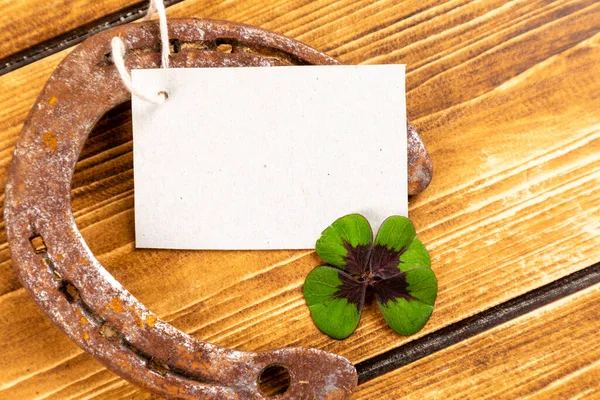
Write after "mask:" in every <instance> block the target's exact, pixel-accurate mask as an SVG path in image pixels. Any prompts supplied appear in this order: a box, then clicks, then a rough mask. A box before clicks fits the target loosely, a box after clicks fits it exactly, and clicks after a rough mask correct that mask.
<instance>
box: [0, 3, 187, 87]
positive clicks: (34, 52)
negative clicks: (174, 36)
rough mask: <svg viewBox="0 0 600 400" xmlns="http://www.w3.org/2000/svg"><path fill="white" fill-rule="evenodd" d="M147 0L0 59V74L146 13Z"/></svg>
mask: <svg viewBox="0 0 600 400" xmlns="http://www.w3.org/2000/svg"><path fill="white" fill-rule="evenodd" d="M181 1H183V0H164V3H165V7H169V6H172V5H173V4H177V3H179V2H181ZM148 4H149V2H148V1H142V2H140V3H137V4H134V5H131V6H129V7H126V8H124V9H122V10H120V11H117V12H114V13H111V14H108V15H105V16H103V17H101V18H99V19H97V20H95V21H92V22H89V23H87V24H85V25H83V26H80V27H79V28H75V29H73V30H71V31H68V32H65V33H63V34H61V35H59V36H56V37H54V38H52V39H49V40H45V41H43V42H41V43H38V44H36V45H34V46H31V47H29V48H27V49H25V50H22V51H19V52H16V53H14V54H11V55H9V56H8V57H5V58H3V59H2V60H0V76H2V75H4V74H7V73H9V72H11V71H14V70H16V69H19V68H21V67H24V66H25V65H29V64H31V63H33V62H35V61H38V60H41V59H42V58H44V57H48V56H50V55H52V54H54V53H58V52H59V51H61V50H65V49H68V48H70V47H72V46H75V45H76V44H79V43H81V42H83V41H84V40H85V39H87V38H89V37H91V36H94V35H95V34H97V33H100V32H102V31H105V30H107V29H110V28H114V27H115V26H119V25H123V24H127V23H129V22H132V21H135V20H137V19H140V18H142V17H143V16H144V15H146V12H147V11H148Z"/></svg>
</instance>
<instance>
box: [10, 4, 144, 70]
mask: <svg viewBox="0 0 600 400" xmlns="http://www.w3.org/2000/svg"><path fill="white" fill-rule="evenodd" d="M136 3H141V2H140V0H60V1H44V0H27V1H14V0H2V1H1V2H0V4H2V10H3V12H2V15H0V26H2V27H3V29H2V32H1V34H0V60H2V59H4V58H6V57H9V56H11V55H13V54H15V53H18V52H21V51H23V50H25V49H27V48H30V47H32V46H35V45H37V44H40V43H42V42H45V41H47V40H50V39H52V38H55V37H57V36H60V35H63V34H65V33H67V32H69V31H71V30H74V29H77V28H81V27H83V26H84V25H88V24H90V23H91V22H92V21H96V20H98V19H101V18H102V17H104V16H106V15H107V14H112V13H115V12H118V11H121V10H124V9H125V8H127V7H128V6H131V5H133V4H136ZM115 19H116V20H117V21H118V20H119V17H116V18H115ZM49 45H50V46H53V45H56V44H49Z"/></svg>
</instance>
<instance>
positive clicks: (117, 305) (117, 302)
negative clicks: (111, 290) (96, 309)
mask: <svg viewBox="0 0 600 400" xmlns="http://www.w3.org/2000/svg"><path fill="white" fill-rule="evenodd" d="M106 307H107V308H108V307H110V308H112V309H113V311H114V312H116V313H117V314H119V313H122V312H123V304H122V303H121V299H119V298H117V297H113V298H112V299H110V304H109V305H108V306H106Z"/></svg>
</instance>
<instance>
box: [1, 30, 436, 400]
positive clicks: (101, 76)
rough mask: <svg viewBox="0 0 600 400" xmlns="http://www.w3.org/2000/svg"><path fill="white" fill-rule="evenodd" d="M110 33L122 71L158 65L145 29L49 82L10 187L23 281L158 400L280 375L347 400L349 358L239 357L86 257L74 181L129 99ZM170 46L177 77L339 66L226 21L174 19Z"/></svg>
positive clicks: (254, 391)
mask: <svg viewBox="0 0 600 400" xmlns="http://www.w3.org/2000/svg"><path fill="white" fill-rule="evenodd" d="M113 36H120V37H121V38H122V39H123V41H124V42H125V45H126V48H127V49H129V50H128V52H127V54H126V56H125V63H126V66H127V68H129V69H131V68H158V67H159V66H160V55H159V45H158V44H159V42H160V40H159V30H158V24H157V23H156V22H155V21H148V22H143V23H138V24H129V25H124V26H120V27H116V28H114V29H111V30H108V31H105V32H103V33H100V34H98V35H96V36H93V37H91V38H89V39H88V40H86V41H85V42H83V43H82V44H81V45H79V46H78V47H77V48H76V49H75V50H74V51H73V52H72V53H71V54H70V55H69V56H67V57H66V58H65V60H64V61H63V62H62V63H61V64H60V65H59V66H58V67H57V69H56V71H55V72H54V74H53V75H52V76H51V77H50V79H49V80H48V82H47V84H46V86H45V87H44V89H43V91H42V93H41V94H40V96H39V97H38V99H37V101H36V103H35V105H34V106H33V108H32V110H31V112H30V114H29V116H28V118H27V120H26V121H25V124H24V126H23V131H22V132H21V135H20V137H19V140H18V143H17V146H16V149H15V151H14V156H13V161H12V164H11V167H10V173H9V177H8V181H7V185H6V206H5V220H6V231H7V236H8V242H9V245H10V250H11V256H12V260H13V265H14V269H15V271H16V273H17V275H18V276H19V279H20V280H21V283H22V284H23V286H24V287H25V288H26V289H27V290H28V292H29V293H30V295H31V296H32V297H33V298H34V300H35V301H36V302H37V304H38V305H39V307H40V308H41V309H42V310H44V312H45V313H46V314H47V315H48V317H50V319H51V320H52V321H53V322H54V323H55V324H56V325H57V326H58V327H59V328H60V329H62V330H63V331H64V332H65V333H66V334H67V335H68V336H69V337H70V338H71V339H72V340H73V341H74V342H75V343H77V344H78V345H79V346H80V347H81V348H83V349H84V350H85V351H86V352H88V353H90V354H91V355H92V356H94V357H95V358H96V359H97V360H98V361H100V362H101V363H102V364H104V365H105V366H106V367H107V368H108V369H110V370H111V371H113V372H115V373H116V374H118V375H120V376H122V377H123V378H125V379H127V380H129V381H131V382H133V383H135V384H137V385H140V386H142V387H144V388H146V389H147V390H150V391H152V392H155V393H157V394H160V395H162V396H165V397H170V398H182V399H198V398H202V399H267V398H269V396H268V395H267V394H265V393H263V392H262V391H261V389H260V386H259V384H258V382H257V378H258V377H259V376H260V375H261V373H262V371H264V370H265V368H267V367H269V366H282V367H284V368H286V369H287V371H288V373H289V376H290V385H289V388H288V389H287V391H286V392H285V394H283V395H282V396H280V397H278V398H280V399H344V398H348V397H349V396H350V394H351V392H352V390H353V389H354V387H355V386H356V384H357V374H356V370H355V369H354V367H353V366H352V364H351V363H350V362H349V361H348V360H346V359H344V358H342V357H340V356H337V355H334V354H331V353H328V352H325V351H321V350H316V349H307V348H300V347H295V348H282V349H277V350H272V351H262V352H256V353H249V352H241V351H235V350H230V349H226V348H222V347H218V346H215V345H212V344H209V343H206V342H203V341H201V340H198V339H195V338H193V337H191V336H189V335H187V334H185V333H183V332H181V331H179V330H177V329H175V328H174V327H173V326H171V325H169V324H167V323H166V322H164V321H162V320H160V319H159V318H158V317H157V316H156V315H155V314H153V313H152V312H151V311H150V310H148V309H147V308H146V307H145V306H144V305H143V304H142V303H140V302H139V301H138V300H137V299H136V298H134V297H133V296H132V295H131V294H130V293H129V292H128V291H127V290H126V289H125V288H123V286H122V285H121V284H120V283H119V282H117V281H116V280H115V279H114V278H113V277H112V276H111V275H110V274H109V273H108V272H107V271H106V270H105V269H104V268H103V267H102V265H101V264H100V263H99V262H98V260H97V259H96V258H95V257H94V254H92V252H91V250H90V249H89V248H88V246H87V244H86V243H85V241H84V239H83V237H82V236H81V234H80V232H79V230H78V229H77V225H76V223H75V219H74V217H73V214H72V211H71V200H70V194H71V180H72V177H73V172H74V169H75V164H76V162H77V160H78V157H79V154H80V152H81V150H82V148H83V145H84V143H85V141H86V139H87V136H88V134H89V132H90V131H91V130H92V128H93V127H94V125H95V124H96V123H97V122H98V120H99V119H100V118H101V117H102V116H103V115H104V114H105V113H106V112H107V111H109V110H110V109H112V108H114V107H115V106H117V105H119V104H121V103H123V102H125V101H127V100H129V98H130V94H129V93H128V92H127V91H126V89H125V88H124V87H123V85H122V84H121V81H120V79H119V76H118V74H117V72H116V69H115V67H114V65H113V64H112V61H111V59H110V39H111V38H112V37H113ZM169 37H170V38H171V43H172V45H173V47H174V54H172V56H171V65H172V67H176V68H177V67H178V68H183V67H185V68H188V67H189V68H192V67H224V66H231V67H243V66H277V65H305V64H338V62H337V61H335V60H334V59H332V58H330V57H328V56H327V55H325V54H322V53H320V52H318V51H316V50H314V49H312V48H310V47H308V46H305V45H303V44H301V43H298V42H296V41H294V40H291V39H288V38H286V37H283V36H281V35H278V34H275V33H271V32H268V31H265V30H262V29H259V28H255V27H250V26H246V25H241V24H236V23H231V22H224V21H213V20H201V19H179V20H177V19H172V20H170V21H169ZM408 137H409V144H410V149H409V160H413V165H412V167H411V168H412V173H411V176H413V177H416V178H415V179H414V182H417V183H418V185H417V186H419V185H420V189H421V190H422V189H424V187H426V186H427V184H428V183H429V180H430V179H431V161H430V160H429V156H428V155H427V150H426V149H425V147H424V145H423V143H422V141H421V139H420V138H419V137H418V135H417V133H416V131H414V129H409V130H408ZM411 157H412V158H411ZM415 171H416V172H415ZM409 185H410V178H409ZM414 187H415V185H413V193H414V191H415V189H414ZM417 189H418V188H417Z"/></svg>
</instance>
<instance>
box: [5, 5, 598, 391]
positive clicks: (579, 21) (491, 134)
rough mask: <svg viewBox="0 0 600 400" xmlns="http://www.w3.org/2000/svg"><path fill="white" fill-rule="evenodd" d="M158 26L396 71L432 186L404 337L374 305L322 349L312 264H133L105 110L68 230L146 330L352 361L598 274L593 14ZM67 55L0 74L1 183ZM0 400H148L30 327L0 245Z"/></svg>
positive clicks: (523, 11) (373, 13) (121, 173)
mask: <svg viewBox="0 0 600 400" xmlns="http://www.w3.org/2000/svg"><path fill="white" fill-rule="evenodd" d="M168 12H169V15H171V16H192V15H195V14H199V15H204V16H207V17H214V18H221V19H231V20H235V21H239V22H246V23H252V24H256V25H260V26H262V27H264V28H267V29H271V30H274V31H277V32H280V33H284V34H286V35H288V36H291V37H294V38H297V39H300V40H302V41H304V42H305V43H307V44H309V45H312V46H314V47H316V48H318V49H321V50H326V51H327V52H328V53H329V54H331V55H333V56H336V57H338V58H339V59H340V60H341V61H343V62H345V63H349V64H352V63H396V62H404V63H407V64H408V76H407V87H408V89H409V93H408V112H409V115H410V116H412V117H413V120H414V121H415V123H416V125H417V128H418V129H419V130H420V132H421V133H422V137H423V139H424V141H425V143H426V145H427V147H428V148H429V150H430V153H431V156H432V159H433V162H434V168H435V176H434V180H433V183H432V185H431V186H430V188H429V189H427V190H426V191H425V192H424V193H423V194H422V195H420V196H419V197H418V198H415V199H411V207H410V216H411V219H413V220H414V222H415V224H416V226H417V229H418V232H419V236H420V238H421V239H422V240H423V241H424V243H425V244H426V245H427V247H428V248H429V249H430V252H431V255H432V259H433V269H434V270H435V272H436V274H437V276H438V280H439V282H440V294H439V297H438V303H437V306H436V310H435V311H434V314H433V317H432V319H431V321H430V322H429V324H428V325H427V326H426V327H425V329H424V330H423V331H422V332H421V333H419V334H418V335H415V337H410V338H403V337H400V336H398V335H395V334H394V333H393V332H391V331H390V330H389V329H388V328H387V327H386V325H385V323H384V321H383V318H382V317H381V316H380V315H379V314H378V312H377V311H376V308H373V307H370V308H368V309H366V310H365V312H364V314H363V320H362V321H361V324H360V326H359V328H358V330H357V332H356V333H355V334H354V335H353V336H351V337H350V338H349V339H348V340H345V341H342V342H338V341H333V340H330V339H328V338H327V337H325V336H324V335H322V334H321V333H319V332H318V331H317V330H316V328H315V327H314V326H313V325H312V322H311V321H310V318H309V317H308V310H307V309H306V307H305V305H304V302H303V299H302V295H301V290H300V289H301V285H302V281H303V278H304V276H306V274H307V273H308V271H310V269H311V268H312V267H314V266H315V265H317V264H318V262H319V261H318V259H317V257H316V256H315V255H314V254H313V253H312V252H299V251H291V250H285V251H269V252H208V251H202V252H187V251H147V250H144V251H139V250H136V251H134V243H133V239H134V235H133V229H134V226H133V182H132V154H131V141H130V140H131V133H130V130H131V127H130V114H129V111H128V109H127V107H122V108H119V109H117V110H115V111H113V112H111V114H110V116H109V117H107V118H105V119H104V120H103V121H101V123H100V124H99V126H98V127H97V128H96V130H95V131H94V133H93V134H92V136H91V138H90V140H89V141H88V143H87V145H86V148H85V150H84V154H83V155H82V159H81V160H80V162H79V165H78V168H77V173H76V176H75V178H74V181H73V209H74V212H75V216H76V220H77V223H78V226H79V227H80V229H81V230H82V233H83V235H84V237H85V239H86V240H87V241H88V244H89V245H90V247H91V248H92V250H93V251H94V252H95V254H97V255H98V257H99V259H100V260H101V262H102V263H103V264H104V265H105V266H106V267H107V268H108V269H109V271H110V272H111V273H113V274H114V275H115V277H116V278H117V279H118V280H120V281H121V282H122V283H123V284H124V285H125V286H126V287H127V288H129V289H130V291H131V292H132V293H133V294H134V295H135V296H137V297H138V298H139V299H140V300H141V301H142V302H144V303H145V304H146V305H147V306H149V307H150V309H152V310H153V311H154V312H156V313H157V314H158V315H159V316H160V317H161V318H164V319H165V320H167V321H169V322H171V323H173V324H174V325H175V326H176V327H178V328H180V329H182V330H184V331H186V332H190V333H192V334H193V335H195V336H197V337H199V338H202V339H204V340H208V341H211V342H214V343H217V344H220V345H224V346H230V347H235V348H238V349H242V350H261V349H266V348H272V347H278V346H287V345H303V346H314V347H319V348H323V349H326V350H331V351H334V352H337V353H339V354H341V355H344V356H346V357H348V358H350V359H351V360H352V361H353V362H359V361H362V360H364V359H367V358H370V357H372V356H374V355H377V354H380V353H382V352H384V351H386V350H389V349H391V348H394V347H397V346H399V345H401V344H402V343H406V342H407V341H410V340H412V339H414V338H416V337H420V336H422V335H424V334H426V333H429V332H432V331H434V330H437V329H440V328H442V327H444V326H447V325H448V324H451V323H453V322H456V321H459V320H461V319H463V318H465V317H468V316H471V315H473V314H476V313H478V312H480V311H482V310H485V309H487V308H489V307H491V306H494V305H496V304H499V303H502V302H504V301H506V300H508V299H511V298H513V297H515V296H517V295H520V294H522V293H525V292H528V291H530V290H532V289H535V288H537V287H540V286H542V285H544V284H547V283H549V282H551V281H553V280H556V279H558V278H560V277H563V276H565V275H568V274H569V273H572V272H574V271H577V270H580V269H582V268H584V267H587V266H588V265H590V264H592V263H594V262H597V261H600V253H599V252H598V250H597V249H598V246H599V245H600V228H599V227H600V160H599V159H598V156H597V155H598V154H599V151H600V124H599V123H598V119H597V116H598V111H597V105H598V104H600V90H599V89H600V81H599V80H598V78H597V77H598V76H599V73H600V65H599V64H598V62H597V60H598V59H600V33H599V32H600V26H599V25H598V24H597V21H598V19H599V18H600V3H597V2H594V1H556V2H542V1H533V0H531V1H513V2H508V3H506V2H504V1H484V2H475V3H471V2H467V1H447V2H439V1H426V0H425V1H424V0H421V1H403V2H395V1H387V0H383V1H350V0H347V1H346V0H344V1H337V2H334V1H333V0H327V1H291V2H289V1H283V0H282V1H273V2H270V3H264V2H262V1H259V0H251V1H245V2H220V1H219V2H217V1H210V2H208V3H204V2H189V1H186V2H184V3H180V4H177V5H174V6H172V7H170V8H169V10H168ZM66 53H67V52H62V53H58V54H56V55H54V56H51V57H48V58H45V59H43V60H41V61H38V62H36V63H33V64H31V65H28V66H26V67H24V68H21V69H19V70H16V71H14V72H12V73H10V74H7V75H4V76H2V77H0V86H1V87H2V88H3V89H4V90H3V91H1V92H0V104H1V105H2V107H0V143H1V144H2V147H1V150H0V168H1V172H0V186H1V187H3V186H4V182H5V180H6V171H7V168H8V164H9V162H10V158H11V153H12V149H13V147H14V143H15V141H16V138H17V134H18V132H19V130H20V128H21V125H22V123H23V120H24V119H25V117H26V114H27V112H28V110H29V108H30V107H31V105H32V104H33V101H34V100H35V97H36V95H37V93H39V91H40V89H41V87H42V86H43V84H44V82H45V80H46V79H47V78H48V77H49V76H50V74H51V72H52V70H53V68H54V67H55V66H56V65H57V63H58V62H59V61H60V60H61V59H62V58H63V57H64V55H65V54H66ZM0 243H1V244H0V318H2V323H1V324H0V343H2V348H3V350H2V357H0V398H19V399H21V398H23V399H27V398H35V397H44V398H51V399H52V398H55V399H65V398H93V397H96V398H111V399H113V398H132V396H133V398H146V397H147V396H148V395H147V394H146V393H144V392H143V391H141V390H140V389H138V388H135V387H133V386H131V385H129V384H127V383H126V382H124V381H122V380H120V379H119V378H117V377H115V376H114V375H112V374H111V373H110V372H107V371H106V370H105V369H103V368H102V366H100V365H99V364H97V363H96V362H95V361H94V360H93V359H91V357H89V356H88V355H87V354H84V353H83V352H82V351H81V350H80V349H79V348H78V347H76V346H75V345H74V344H72V343H71V342H70V341H69V340H68V339H67V338H66V337H65V335H64V334H62V332H60V331H59V330H58V329H56V328H55V327H54V326H52V324H51V323H50V322H48V321H47V320H46V318H45V317H44V315H43V314H42V313H41V312H40V311H38V309H37V308H36V307H35V305H34V304H33V301H31V300H30V299H29V297H28V296H27V294H26V293H25V291H24V289H22V288H20V285H19V284H18V282H17V280H16V279H15V277H14V275H13V273H12V270H11V269H10V259H9V252H8V248H7V245H6V238H5V233H4V231H2V232H1V233H0Z"/></svg>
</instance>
